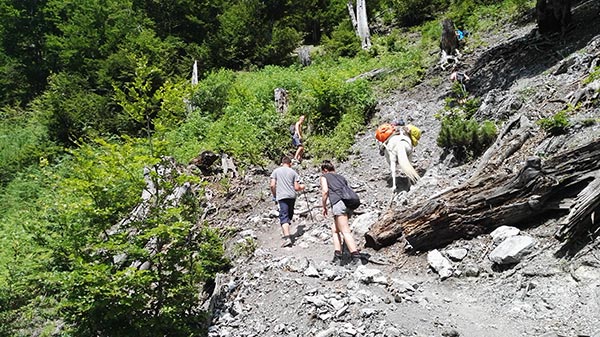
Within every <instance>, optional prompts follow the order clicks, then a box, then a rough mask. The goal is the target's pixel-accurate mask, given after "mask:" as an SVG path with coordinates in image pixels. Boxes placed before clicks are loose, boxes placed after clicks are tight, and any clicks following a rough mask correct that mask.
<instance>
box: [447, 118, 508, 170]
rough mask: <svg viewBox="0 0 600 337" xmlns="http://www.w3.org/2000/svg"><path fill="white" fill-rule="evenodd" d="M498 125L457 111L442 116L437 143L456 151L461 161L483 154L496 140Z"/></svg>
mask: <svg viewBox="0 0 600 337" xmlns="http://www.w3.org/2000/svg"><path fill="white" fill-rule="evenodd" d="M496 134H497V128H496V125H495V124H494V123H493V122H491V121H488V120H486V121H483V122H479V121H476V120H475V119H472V118H471V119H467V118H465V117H464V115H463V114H460V113H456V114H450V115H446V116H444V117H442V127H441V130H440V133H439V135H438V138H437V144H438V145H439V146H440V147H442V148H444V149H447V150H450V151H452V152H453V153H454V156H455V157H456V159H457V160H458V161H459V162H463V161H466V160H471V159H473V158H476V157H478V156H479V155H481V154H482V153H483V152H484V151H485V150H486V149H487V148H488V147H489V146H490V145H491V144H492V143H493V142H494V140H495V138H496Z"/></svg>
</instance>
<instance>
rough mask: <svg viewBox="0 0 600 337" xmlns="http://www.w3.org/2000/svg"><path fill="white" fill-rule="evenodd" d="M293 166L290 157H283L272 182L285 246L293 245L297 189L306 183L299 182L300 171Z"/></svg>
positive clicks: (272, 175) (271, 185)
mask: <svg viewBox="0 0 600 337" xmlns="http://www.w3.org/2000/svg"><path fill="white" fill-rule="evenodd" d="M291 166H292V161H291V160H290V158H289V157H285V156H284V157H283V158H281V166H280V167H278V168H276V169H275V170H274V171H273V173H271V183H270V187H271V194H272V195H273V200H276V201H277V203H278V204H279V223H280V224H281V230H282V232H283V244H282V246H283V247H289V246H291V245H292V238H291V237H290V225H291V223H292V218H293V217H294V206H295V204H296V191H303V190H304V185H303V184H300V183H299V182H298V179H299V176H298V173H296V171H294V169H292V167H291Z"/></svg>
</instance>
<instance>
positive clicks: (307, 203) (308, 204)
mask: <svg viewBox="0 0 600 337" xmlns="http://www.w3.org/2000/svg"><path fill="white" fill-rule="evenodd" d="M302 194H304V198H305V199H306V206H308V214H310V220H312V222H315V218H313V215H312V210H311V208H310V202H309V201H308V196H307V195H306V191H304V190H303V191H302Z"/></svg>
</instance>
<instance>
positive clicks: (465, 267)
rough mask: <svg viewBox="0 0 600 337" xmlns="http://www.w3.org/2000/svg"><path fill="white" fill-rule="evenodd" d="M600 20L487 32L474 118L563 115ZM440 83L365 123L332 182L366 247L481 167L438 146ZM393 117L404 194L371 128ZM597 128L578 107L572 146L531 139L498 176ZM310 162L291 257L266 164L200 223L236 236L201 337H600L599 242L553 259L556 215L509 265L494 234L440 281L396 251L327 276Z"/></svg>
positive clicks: (326, 241) (539, 224)
mask: <svg viewBox="0 0 600 337" xmlns="http://www.w3.org/2000/svg"><path fill="white" fill-rule="evenodd" d="M599 10H600V8H599V5H598V3H597V2H596V1H587V2H582V3H579V4H578V5H577V7H576V8H575V10H574V20H575V22H574V27H573V29H572V30H571V31H570V32H569V34H568V35H567V36H566V37H565V38H560V37H558V36H555V37H550V38H539V37H536V35H535V32H534V25H533V24H528V25H524V26H522V27H516V28H515V27H512V29H511V30H510V31H509V32H508V37H507V38H505V39H500V38H499V37H498V36H506V34H498V33H496V35H494V38H495V39H496V41H497V42H495V43H494V44H493V45H491V46H490V47H489V48H485V49H481V50H475V51H474V52H473V53H471V54H469V55H467V57H466V59H465V60H464V62H465V66H466V69H465V70H466V71H467V73H468V74H469V75H470V76H471V78H472V80H471V82H470V83H469V84H468V88H469V91H470V92H471V94H472V95H474V96H476V97H479V98H480V99H481V100H482V102H483V104H482V106H481V107H480V109H479V111H478V112H477V114H476V116H477V117H478V118H489V119H497V120H499V121H502V120H507V119H509V118H510V117H513V116H517V115H522V116H523V117H524V118H527V119H529V120H531V121H532V123H534V122H535V121H536V120H537V119H539V118H541V117H548V116H551V115H553V114H554V113H556V112H557V111H559V110H561V109H564V108H566V107H567V103H569V100H570V99H571V97H572V93H574V92H577V91H578V90H580V89H581V88H582V87H583V86H584V85H583V84H582V83H581V80H582V79H583V78H584V77H586V76H587V74H588V73H589V71H590V67H593V65H596V64H597V63H596V62H597V61H598V58H599V57H600V35H598V30H597V28H596V27H598V26H599V24H600V19H599V16H598V15H597V13H598V12H599ZM447 76H448V74H447V73H445V72H442V71H441V70H438V69H432V70H430V72H429V75H428V78H427V79H426V80H425V81H424V83H422V84H420V85H418V86H416V87H415V88H413V89H412V90H410V91H405V92H398V93H395V94H394V95H391V96H388V97H386V98H382V99H381V100H380V102H379V105H378V111H377V113H376V115H375V117H374V118H373V121H372V123H371V124H370V125H369V126H368V128H367V130H366V131H365V133H363V134H359V135H357V136H356V144H355V146H354V149H353V150H354V151H353V153H354V154H353V155H352V156H351V157H350V159H349V160H348V161H346V162H344V163H338V165H337V171H338V173H341V174H342V175H344V176H346V177H347V179H348V180H349V182H350V183H351V184H352V185H353V187H354V188H355V190H356V191H357V192H358V193H359V195H360V196H361V198H362V201H363V204H362V205H361V207H360V208H359V209H358V210H357V214H356V216H355V217H354V218H353V221H352V227H353V230H354V236H355V238H357V239H358V241H359V243H360V244H361V246H364V237H363V235H364V233H365V232H366V230H368V228H369V226H370V225H371V224H373V223H374V222H376V221H377V219H378V218H379V217H380V216H381V215H382V214H384V213H385V212H388V211H390V210H394V209H401V208H406V207H415V205H418V204H419V202H420V201H423V200H427V199H428V198H431V197H432V196H433V195H435V194H436V193H439V192H440V191H442V190H445V189H448V188H452V187H455V186H458V185H459V184H460V183H462V182H464V181H465V180H466V179H468V178H469V176H470V175H471V173H472V172H473V170H474V169H475V167H476V166H477V164H478V163H477V162H472V163H467V164H462V165H459V164H457V163H456V162H455V161H454V160H453V158H452V157H451V156H448V155H447V154H446V153H444V152H443V151H442V149H441V148H439V147H438V146H437V145H436V138H437V134H438V132H439V129H440V125H439V121H438V120H437V119H436V118H435V117H434V115H435V114H437V113H439V112H440V111H441V110H442V109H443V107H444V104H445V103H444V98H445V96H446V95H448V94H449V93H450V84H449V83H447V82H446V81H442V83H441V84H437V85H434V84H432V83H436V82H440V81H439V78H443V79H445V78H447ZM435 78H437V79H438V80H437V81H436V80H434V79H435ZM570 95H571V96H570ZM396 117H402V118H404V119H405V120H406V121H407V122H408V123H414V124H416V125H418V126H419V127H421V129H422V130H423V131H424V133H423V136H422V138H421V141H420V143H419V145H418V146H417V147H416V149H415V152H414V161H415V166H416V167H417V168H418V170H419V172H420V173H421V174H422V179H421V180H420V181H419V182H418V183H417V184H416V185H414V186H412V187H409V186H408V182H407V181H406V179H405V178H403V177H399V178H397V179H398V184H399V189H398V191H396V192H397V193H393V191H392V190H391V183H392V181H391V177H390V173H389V168H388V165H387V163H386V162H385V159H384V157H382V156H380V154H379V152H378V149H377V146H376V143H375V139H374V137H373V134H374V129H375V127H376V125H377V124H379V123H380V122H382V121H389V120H392V119H394V118H396ZM598 117H600V109H599V108H598V104H596V103H593V101H591V100H587V101H585V102H584V104H583V106H582V107H581V108H580V109H578V110H575V111H573V112H572V113H571V115H570V119H571V120H572V121H573V123H574V125H575V126H574V127H573V128H572V129H571V131H570V132H569V133H568V134H567V135H562V136H558V137H551V138H549V137H547V136H546V135H545V134H544V133H543V131H542V130H539V129H538V130H537V131H536V133H535V134H534V135H532V137H530V138H529V140H528V141H527V143H526V144H524V145H523V146H522V147H521V148H520V149H519V151H517V152H516V153H515V154H514V155H513V156H511V157H510V158H507V160H506V162H505V163H504V164H503V166H502V168H501V170H503V171H505V172H516V171H518V170H519V169H520V168H521V167H522V166H523V162H524V160H525V158H527V157H529V156H532V155H537V156H542V157H543V158H544V157H545V156H551V155H552V154H555V153H558V152H560V151H564V150H565V149H570V148H574V147H577V146H579V145H581V144H585V143H586V142H590V141H592V140H598V138H600V126H599V125H598V124H595V125H587V124H585V123H583V121H585V120H587V119H590V118H598ZM318 164H319V163H314V162H311V161H310V160H305V161H304V162H303V163H302V164H301V165H298V166H296V167H295V168H296V169H297V170H298V172H299V173H300V175H301V176H302V179H303V180H304V182H305V183H306V184H307V186H308V188H307V190H306V192H304V193H302V194H300V195H299V196H298V199H297V213H298V216H297V218H296V220H295V221H294V225H293V227H292V233H294V234H293V235H294V245H293V246H292V247H288V248H281V247H280V245H281V234H280V228H279V225H278V220H277V218H276V212H277V209H276V207H275V205H274V204H273V203H272V202H271V201H270V193H269V188H268V180H269V173H270V171H271V170H273V169H274V168H275V165H272V166H271V167H268V168H267V170H256V171H249V172H246V174H245V175H244V177H243V179H241V178H240V179H239V180H238V181H237V184H239V185H236V186H232V187H230V188H231V191H232V193H229V194H228V195H227V196H226V198H225V199H222V200H221V199H218V198H215V199H214V200H213V201H212V206H213V209H214V212H212V213H210V214H208V215H207V218H209V219H210V220H211V221H212V222H215V221H219V222H220V223H222V225H223V226H227V227H230V228H233V229H235V230H236V231H238V234H237V235H236V236H235V238H234V239H232V240H231V241H230V242H229V243H228V251H229V252H230V254H232V256H233V257H234V258H235V261H234V264H235V266H234V268H233V269H232V270H231V271H230V272H229V273H228V274H225V275H221V276H220V277H219V279H218V280H217V286H216V288H215V292H214V294H213V296H212V298H211V299H212V302H211V304H212V306H211V309H212V312H213V318H212V321H211V327H210V330H209V333H208V335H209V336H215V337H216V336H232V337H233V336H318V337H326V336H372V337H375V336H377V337H379V336H381V337H383V336H423V337H429V336H463V337H482V336H485V337H496V336H497V337H508V336H545V337H553V336H594V337H599V336H600V321H599V320H598V318H599V317H600V251H599V250H598V243H597V242H595V241H592V242H587V243H586V244H585V245H584V246H582V247H580V248H579V250H577V251H574V252H573V254H571V255H570V256H561V255H559V254H558V252H559V251H560V250H561V248H562V243H561V242H559V241H558V240H556V239H555V238H554V234H555V233H556V231H557V230H558V229H559V228H560V220H561V216H562V215H561V214H557V215H556V216H552V217H548V218H547V219H546V218H544V219H530V221H526V222H524V223H522V224H520V226H519V229H520V231H521V235H524V236H528V237H531V238H533V239H534V241H535V245H534V246H533V248H532V249H530V251H529V252H528V254H526V255H524V256H523V257H522V258H521V260H520V261H519V262H518V263H513V264H510V265H497V264H494V263H492V262H491V261H490V259H489V255H490V253H491V252H492V251H493V250H494V249H495V248H496V247H497V246H498V242H495V241H494V240H493V239H492V237H491V236H490V235H489V234H485V235H481V236H478V237H476V238H473V239H470V240H466V239H463V240H457V241H454V242H453V243H451V244H449V245H447V246H443V247H439V248H438V250H437V251H439V252H440V253H441V254H442V256H444V257H446V258H447V260H448V262H449V263H450V267H449V268H450V271H451V272H450V275H449V276H446V277H441V276H440V275H439V274H438V272H436V271H434V270H433V269H432V268H431V267H430V264H429V262H428V257H429V256H430V254H431V253H432V252H419V251H411V250H407V248H408V247H407V246H406V243H405V242H403V241H402V240H399V242H398V243H396V244H393V245H390V246H388V247H384V248H382V249H380V250H377V251H376V250H373V249H363V253H365V256H368V259H369V261H368V262H367V263H366V264H364V265H358V266H357V265H351V264H347V263H346V264H344V265H334V264H332V263H331V258H332V257H333V252H332V250H333V249H332V244H331V232H330V226H331V224H332V222H333V219H332V218H331V216H329V217H326V218H325V217H323V216H322V213H321V211H322V210H321V209H320V192H319V186H318V179H319V168H318ZM599 170H600V168H599ZM490 227H493V226H490ZM253 242H256V245H255V244H254V243H253ZM463 253H464V254H463ZM463 255H464V256H463Z"/></svg>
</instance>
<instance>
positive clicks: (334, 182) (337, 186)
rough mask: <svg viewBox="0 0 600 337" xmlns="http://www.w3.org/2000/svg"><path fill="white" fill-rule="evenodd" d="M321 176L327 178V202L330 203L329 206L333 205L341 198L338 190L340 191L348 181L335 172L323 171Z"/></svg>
mask: <svg viewBox="0 0 600 337" xmlns="http://www.w3.org/2000/svg"><path fill="white" fill-rule="evenodd" d="M323 177H325V180H327V188H328V189H329V202H330V203H331V206H333V205H335V204H336V203H337V202H338V201H340V200H342V197H341V196H340V193H339V191H341V190H342V188H343V187H344V186H346V185H348V182H347V181H346V178H344V177H343V176H341V175H339V174H337V173H332V172H329V173H325V174H324V175H323Z"/></svg>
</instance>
